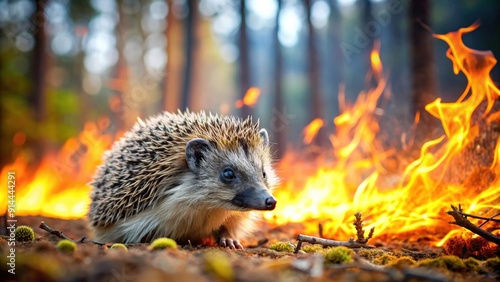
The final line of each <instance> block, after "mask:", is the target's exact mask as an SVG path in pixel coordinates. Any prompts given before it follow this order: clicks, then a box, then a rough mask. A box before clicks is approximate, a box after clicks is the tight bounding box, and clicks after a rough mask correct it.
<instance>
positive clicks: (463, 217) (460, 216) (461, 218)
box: [448, 205, 500, 246]
mask: <svg viewBox="0 0 500 282" xmlns="http://www.w3.org/2000/svg"><path fill="white" fill-rule="evenodd" d="M451 209H452V210H451V211H448V214H449V215H451V216H453V218H454V219H455V221H454V222H450V224H455V225H458V226H461V227H463V228H465V229H468V230H470V231H471V232H474V233H476V234H477V235H479V236H481V237H483V238H484V239H486V240H488V241H490V242H493V243H495V244H497V245H499V246H500V237H499V236H496V235H494V234H492V233H490V232H488V231H486V230H484V229H482V228H481V227H479V226H476V225H474V224H473V223H472V222H470V221H469V220H468V219H467V216H470V215H468V214H464V213H463V211H462V207H461V206H460V205H458V208H457V207H455V206H454V205H451ZM471 217H472V216H471ZM475 218H477V217H475ZM486 219H487V218H486ZM490 220H491V221H496V220H492V219H490ZM481 226H482V225H481Z"/></svg>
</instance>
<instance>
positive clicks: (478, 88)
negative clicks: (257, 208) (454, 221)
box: [265, 25, 500, 245]
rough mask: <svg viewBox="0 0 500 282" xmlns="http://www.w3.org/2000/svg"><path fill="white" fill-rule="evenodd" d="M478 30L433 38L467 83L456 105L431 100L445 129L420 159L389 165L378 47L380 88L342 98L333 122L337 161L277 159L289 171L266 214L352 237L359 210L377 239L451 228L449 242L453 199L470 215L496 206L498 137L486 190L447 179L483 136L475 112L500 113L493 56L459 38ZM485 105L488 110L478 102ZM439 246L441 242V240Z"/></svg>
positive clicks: (499, 198) (499, 193) (374, 57)
mask: <svg viewBox="0 0 500 282" xmlns="http://www.w3.org/2000/svg"><path fill="white" fill-rule="evenodd" d="M476 28H477V25H472V26H470V27H468V28H462V29H460V30H458V31H457V32H451V33H448V34H445V35H435V37H436V38H438V39H441V40H444V41H445V42H446V43H448V44H449V46H450V49H449V50H448V52H447V57H448V58H450V59H451V60H452V61H453V66H454V72H455V74H458V73H459V72H462V73H464V74H465V76H466V77H467V79H468V82H469V83H468V85H467V87H466V89H465V91H464V93H463V94H462V96H461V97H460V99H459V100H458V101H457V102H455V103H443V102H441V100H440V99H437V100H436V101H434V102H432V103H430V104H429V105H427V107H426V110H427V111H429V112H430V113H431V114H432V115H433V116H435V117H436V118H438V119H439V120H440V121H441V123H442V126H443V129H444V132H445V134H444V135H443V136H441V137H439V138H437V139H435V140H431V141H428V142H427V143H425V144H424V145H423V146H422V148H421V153H420V157H419V158H418V159H417V160H415V161H413V162H411V163H409V164H408V165H407V166H406V168H405V169H404V170H403V172H402V173H395V172H394V169H388V168H390V164H391V160H392V161H394V158H393V157H394V156H395V152H393V151H391V150H384V149H383V147H382V146H381V145H380V144H378V141H377V139H376V136H377V133H378V131H379V125H378V122H377V117H378V116H379V115H380V113H381V112H382V110H381V109H379V108H378V107H377V104H378V103H379V99H380V97H381V96H382V95H389V92H388V91H389V90H388V89H387V88H386V78H385V75H384V73H383V67H382V64H381V60H380V56H379V52H378V46H377V44H376V45H375V48H374V50H373V51H372V53H371V62H372V69H373V71H374V76H373V77H374V79H375V80H376V82H377V85H376V87H374V88H372V89H369V90H368V91H367V92H363V93H360V95H359V96H358V99H357V100H356V102H355V103H354V105H352V106H346V103H345V99H344V96H343V95H340V96H339V104H340V106H341V111H342V114H341V115H339V116H338V117H336V118H335V119H334V124H335V125H336V132H335V134H333V135H331V136H330V140H331V143H332V145H333V146H332V147H333V149H332V154H333V159H334V161H331V159H332V158H329V157H328V156H325V157H323V158H320V159H318V160H317V161H316V163H315V164H313V165H311V164H307V163H306V162H304V161H302V162H300V161H297V159H298V158H299V157H298V156H297V155H295V154H294V153H291V154H289V155H287V156H285V158H284V159H283V160H282V162H280V164H279V171H282V172H285V173H286V174H285V175H283V179H284V183H283V184H282V186H281V187H280V188H278V189H277V191H276V197H277V199H278V203H279V204H278V206H277V207H276V210H274V211H273V212H268V213H266V214H265V217H266V219H267V220H268V221H270V222H274V223H276V224H284V223H287V222H301V223H303V224H304V226H305V228H306V231H304V232H308V233H310V234H316V233H317V230H318V227H317V224H318V223H322V224H323V233H324V234H325V235H327V236H329V237H334V238H343V239H347V238H349V237H351V236H352V235H353V229H352V219H353V214H354V213H355V212H356V211H360V212H362V213H363V216H364V217H365V218H366V221H365V225H366V227H367V229H368V228H371V227H375V235H376V236H377V235H378V236H380V235H384V234H398V233H401V232H412V231H417V230H420V234H422V230H428V231H429V230H430V231H431V232H427V233H431V234H432V233H435V232H439V233H440V234H442V235H443V236H444V235H445V234H446V233H448V235H447V236H444V238H445V239H446V238H447V237H448V236H450V235H451V234H453V233H455V232H457V231H458V229H455V230H452V227H450V225H449V224H448V221H449V218H448V217H447V216H446V214H445V213H444V211H445V210H447V209H448V208H449V205H450V204H453V203H455V204H456V203H461V204H462V205H463V207H464V208H465V211H466V212H469V213H476V214H484V213H488V212H489V213H492V214H494V211H495V210H497V211H498V210H499V209H500V179H499V177H498V176H497V175H499V172H500V171H499V170H500V163H499V160H498V158H499V157H500V142H498V140H497V142H498V143H497V145H496V149H495V150H494V152H493V151H492V152H490V153H491V155H494V158H492V161H491V164H490V165H489V167H488V168H479V167H478V169H480V170H481V173H480V174H479V175H480V176H479V175H478V176H477V177H478V178H486V176H485V175H483V173H484V170H485V169H486V170H488V173H489V175H491V176H492V177H491V180H490V181H489V182H487V181H484V182H485V184H484V183H483V186H482V187H479V188H474V187H468V186H466V184H465V183H463V182H466V181H462V182H460V183H459V182H457V181H454V179H453V178H452V179H449V178H450V177H448V178H446V177H445V176H446V175H449V174H450V173H452V172H453V170H451V169H450V168H452V167H453V164H455V163H457V162H458V159H459V158H460V157H462V156H463V155H464V154H465V153H467V149H468V148H470V146H471V145H473V143H472V142H473V141H474V140H475V138H476V137H477V136H478V135H479V133H480V130H481V128H480V127H479V125H478V122H475V121H474V120H473V118H472V116H473V113H474V112H475V111H478V110H481V111H483V112H482V118H483V119H485V120H486V122H487V123H491V122H492V121H497V122H498V121H499V118H500V117H499V116H500V114H499V113H498V112H497V113H493V114H490V111H491V109H492V107H493V103H494V101H495V99H497V98H498V96H499V94H500V91H499V89H498V88H497V87H496V86H495V85H494V83H493V81H492V80H491V77H490V76H489V73H490V71H491V69H492V68H493V66H494V65H495V64H496V60H495V58H494V57H493V55H492V53H491V52H483V51H476V50H472V49H470V48H468V47H466V46H465V45H464V44H463V42H462V35H463V34H464V33H468V32H471V31H473V30H475V29H476ZM484 104H486V106H485V107H483V108H484V109H483V108H481V107H480V106H481V105H484ZM416 120H418V116H417V117H416ZM478 146H479V145H478ZM456 171H457V170H455V173H457V172H456ZM306 173H311V174H310V175H309V176H308V174H306ZM474 173H475V172H473V173H472V175H473V174H474ZM485 174H486V173H485ZM304 178H306V180H305V181H304V180H303V179H304ZM469 182H470V181H469ZM468 184H470V183H468ZM474 184H475V183H474ZM297 207H300V208H297ZM489 213H488V214H489ZM492 214H491V215H492ZM485 216H486V215H485ZM443 236H440V237H439V238H443ZM435 243H436V244H438V245H440V244H442V243H444V240H441V242H437V240H436V242H435Z"/></svg>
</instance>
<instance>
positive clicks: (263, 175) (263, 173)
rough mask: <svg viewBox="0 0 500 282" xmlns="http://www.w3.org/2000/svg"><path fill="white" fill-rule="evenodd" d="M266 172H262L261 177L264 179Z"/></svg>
mask: <svg viewBox="0 0 500 282" xmlns="http://www.w3.org/2000/svg"><path fill="white" fill-rule="evenodd" d="M266 176H267V175H266V172H265V171H262V177H264V179H266Z"/></svg>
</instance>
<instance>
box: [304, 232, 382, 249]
mask: <svg viewBox="0 0 500 282" xmlns="http://www.w3.org/2000/svg"><path fill="white" fill-rule="evenodd" d="M297 241H298V243H297V247H296V248H295V251H294V253H298V252H299V251H300V248H301V246H302V242H307V243H310V244H320V245H323V246H324V247H339V246H344V247H348V248H353V249H356V248H367V249H373V248H375V246H372V245H368V244H361V243H358V242H356V241H354V240H353V239H352V238H351V239H349V241H336V240H329V239H323V238H319V237H314V236H307V235H303V234H299V236H297Z"/></svg>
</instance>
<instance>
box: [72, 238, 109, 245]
mask: <svg viewBox="0 0 500 282" xmlns="http://www.w3.org/2000/svg"><path fill="white" fill-rule="evenodd" d="M76 242H77V243H85V242H90V243H94V244H96V245H99V246H104V245H106V243H103V242H98V241H94V240H91V239H89V238H87V236H83V237H82V238H80V239H79V240H78V241H76Z"/></svg>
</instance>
